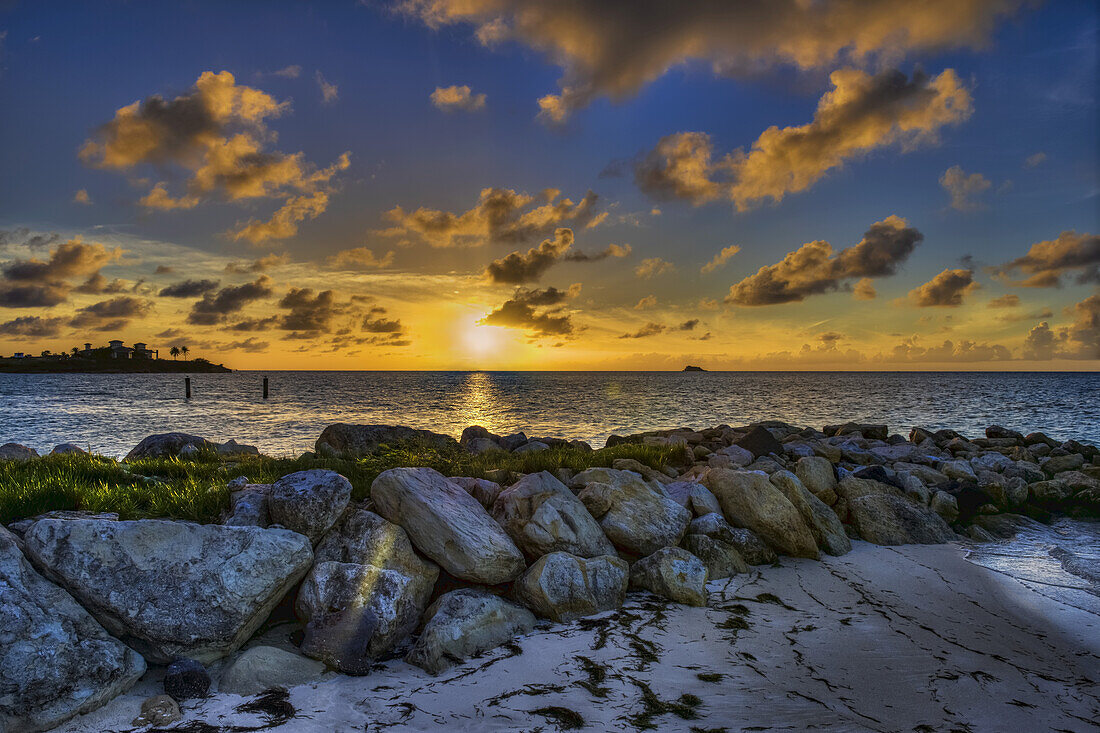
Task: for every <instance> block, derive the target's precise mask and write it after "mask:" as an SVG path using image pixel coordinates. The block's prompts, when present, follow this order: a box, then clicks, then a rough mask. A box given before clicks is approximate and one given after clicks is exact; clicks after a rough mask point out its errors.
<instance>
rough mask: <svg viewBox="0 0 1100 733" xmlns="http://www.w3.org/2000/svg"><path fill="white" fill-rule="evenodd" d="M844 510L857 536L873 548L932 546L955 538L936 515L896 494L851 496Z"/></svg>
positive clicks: (883, 493)
mask: <svg viewBox="0 0 1100 733" xmlns="http://www.w3.org/2000/svg"><path fill="white" fill-rule="evenodd" d="M848 510H849V517H850V518H851V522H852V525H853V526H854V527H855V530H856V532H857V533H858V534H859V536H860V537H862V538H863V539H865V540H867V541H868V542H873V543H874V544H876V545H907V544H925V545H933V544H940V543H943V542H950V541H951V540H953V539H954V537H955V534H954V533H953V532H952V531H951V528H950V527H948V526H947V523H946V522H944V521H943V519H942V518H941V517H940V515H939V514H936V512H934V511H932V510H931V509H929V508H928V507H922V506H917V505H916V504H914V503H913V502H911V501H909V500H908V499H906V498H904V497H903V496H900V495H897V494H892V493H887V492H882V493H873V492H872V493H866V494H862V495H860V496H855V497H854V498H852V499H849V500H848Z"/></svg>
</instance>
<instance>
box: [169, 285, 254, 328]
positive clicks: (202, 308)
mask: <svg viewBox="0 0 1100 733" xmlns="http://www.w3.org/2000/svg"><path fill="white" fill-rule="evenodd" d="M271 293H272V289H271V278H269V277H268V276H267V275H261V276H260V277H259V278H257V279H256V280H255V281H254V282H250V283H245V284H243V285H230V286H228V287H224V288H222V289H221V290H219V291H218V292H217V293H210V292H208V293H206V294H204V295H203V296H202V299H201V300H198V301H195V304H194V305H192V306H191V313H190V314H189V315H188V316H187V322H188V323H193V324H195V325H197V326H212V325H215V324H218V323H223V322H224V321H225V318H226V316H228V315H229V314H231V313H237V312H239V311H240V310H241V309H242V308H244V307H245V306H246V305H248V304H249V303H251V302H253V301H256V300H262V299H264V298H267V297H268V296H270V295H271Z"/></svg>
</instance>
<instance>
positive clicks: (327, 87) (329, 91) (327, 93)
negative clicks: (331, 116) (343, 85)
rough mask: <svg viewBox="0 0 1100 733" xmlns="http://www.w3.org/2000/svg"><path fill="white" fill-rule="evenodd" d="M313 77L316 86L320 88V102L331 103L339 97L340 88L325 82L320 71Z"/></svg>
mask: <svg viewBox="0 0 1100 733" xmlns="http://www.w3.org/2000/svg"><path fill="white" fill-rule="evenodd" d="M314 78H315V79H316V80H317V88H318V89H320V90H321V102H322V103H324V104H332V103H333V102H335V101H336V100H337V99H339V98H340V88H339V87H338V86H336V85H335V84H330V83H329V82H327V81H326V80H325V77H324V76H323V75H322V74H321V72H320V71H318V72H317V74H316V76H315V77H314Z"/></svg>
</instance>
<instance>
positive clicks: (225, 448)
mask: <svg viewBox="0 0 1100 733" xmlns="http://www.w3.org/2000/svg"><path fill="white" fill-rule="evenodd" d="M216 448H217V451H218V453H220V454H221V455H223V456H258V455H260V449H259V448H257V447H256V446H254V445H245V444H243V443H238V442H237V441H235V440H233V439H232V438H230V439H229V440H227V441H225V442H224V443H220V444H218V445H217V446H216Z"/></svg>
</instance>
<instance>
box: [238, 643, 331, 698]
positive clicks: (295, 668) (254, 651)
mask: <svg viewBox="0 0 1100 733" xmlns="http://www.w3.org/2000/svg"><path fill="white" fill-rule="evenodd" d="M324 672H325V665H324V664H323V663H322V662H318V661H316V660H313V659H310V658H309V657H304V656H302V655H301V654H295V653H294V652H288V651H286V650H285V649H279V648H278V647H273V646H254V647H252V648H250V649H247V650H245V651H244V652H242V653H241V654H240V656H238V657H237V658H236V659H234V660H233V661H232V662H231V663H230V664H229V665H228V666H227V667H226V668H225V670H224V671H223V672H222V676H221V684H220V686H219V688H218V691H219V692H228V693H230V694H233V695H243V696H245V697H249V696H251V695H258V694H260V693H261V692H263V691H264V690H268V689H271V688H272V687H285V688H290V687H294V686H296V685H304V684H307V683H309V682H313V681H314V680H316V679H317V678H318V677H320V676H321V675H322V674H324Z"/></svg>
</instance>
